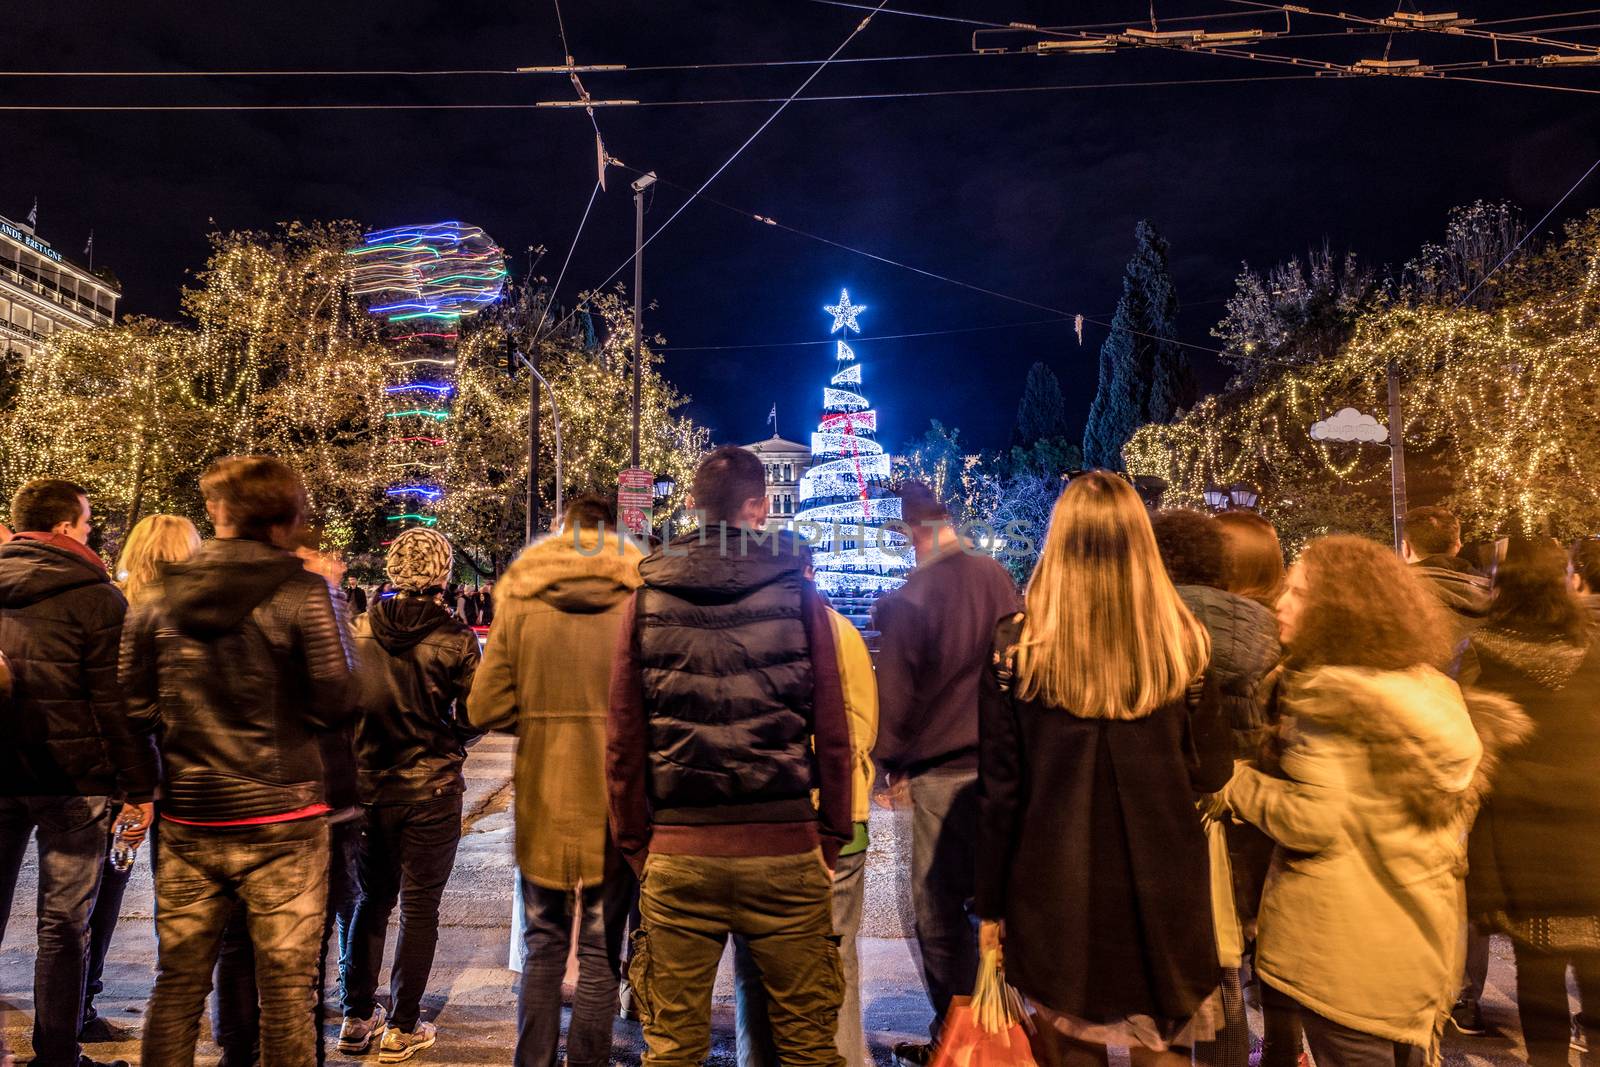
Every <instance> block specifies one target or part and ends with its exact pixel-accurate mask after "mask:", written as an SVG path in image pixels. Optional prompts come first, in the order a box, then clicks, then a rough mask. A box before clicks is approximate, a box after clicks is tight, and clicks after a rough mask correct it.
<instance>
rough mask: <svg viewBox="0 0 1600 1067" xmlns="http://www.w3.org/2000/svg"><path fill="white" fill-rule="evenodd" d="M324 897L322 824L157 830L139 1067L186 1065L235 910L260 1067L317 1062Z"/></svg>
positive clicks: (175, 825) (304, 821)
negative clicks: (238, 908) (153, 955)
mask: <svg viewBox="0 0 1600 1067" xmlns="http://www.w3.org/2000/svg"><path fill="white" fill-rule="evenodd" d="M327 895H328V824H327V821H326V820H324V819H320V818H313V819H300V820H296V821H294V822H285V823H274V824H271V825H267V826H241V827H200V826H184V825H182V824H181V823H174V822H163V823H162V826H161V853H160V856H159V857H158V858H157V861H156V939H157V943H158V953H159V955H158V959H157V965H156V983H155V989H154V990H153V991H152V992H151V994H150V1007H149V1009H148V1010H147V1011H146V1013H145V1027H144V1045H143V1048H142V1050H141V1057H140V1062H141V1064H142V1065H143V1067H192V1064H193V1063H194V1051H195V1042H196V1041H197V1040H198V1039H199V1036H200V1013H201V1012H202V1011H203V1010H205V1000H206V994H207V993H208V992H209V991H210V986H211V970H212V967H213V966H214V965H215V964H216V962H217V954H218V951H219V950H220V948H221V946H222V935H223V929H224V927H226V926H227V924H228V920H229V918H230V917H231V916H232V914H233V911H234V908H235V905H242V906H243V909H244V915H245V922H246V924H247V926H248V930H249V935H250V942H251V945H252V948H253V949H254V954H255V964H256V967H255V971H256V975H255V977H256V987H257V990H258V996H259V998H260V1007H259V1014H260V1029H261V1064H262V1067H305V1065H307V1064H310V1063H314V1062H315V1061H316V1057H317V1052H316V1044H317V1042H316V1029H315V1019H316V1015H315V1009H316V1005H315V997H314V987H315V984H316V979H317V947H318V945H319V944H320V940H321V934H322V929H323V925H324V921H325V920H324V915H325V911H326V907H327ZM229 992H230V993H231V992H232V991H231V990H229Z"/></svg>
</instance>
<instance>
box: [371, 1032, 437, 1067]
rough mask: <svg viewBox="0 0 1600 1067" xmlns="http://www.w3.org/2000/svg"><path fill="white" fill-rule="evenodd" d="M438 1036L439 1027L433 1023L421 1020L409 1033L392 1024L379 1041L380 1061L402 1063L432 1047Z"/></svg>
mask: <svg viewBox="0 0 1600 1067" xmlns="http://www.w3.org/2000/svg"><path fill="white" fill-rule="evenodd" d="M438 1036H439V1030H438V1027H436V1026H434V1025H433V1024H432V1023H422V1022H419V1023H418V1024H417V1028H416V1029H415V1030H413V1031H411V1032H410V1033H409V1034H408V1033H406V1032H405V1031H404V1030H396V1029H395V1028H394V1027H392V1026H391V1027H389V1028H388V1029H387V1030H385V1031H384V1032H383V1040H382V1041H381V1042H379V1043H378V1062H379V1063H401V1062H403V1061H405V1060H409V1059H410V1058H411V1057H412V1056H415V1055H416V1054H417V1053H419V1052H421V1051H422V1050H423V1049H425V1048H432V1047H433V1042H434V1039H435V1038H436V1037H438Z"/></svg>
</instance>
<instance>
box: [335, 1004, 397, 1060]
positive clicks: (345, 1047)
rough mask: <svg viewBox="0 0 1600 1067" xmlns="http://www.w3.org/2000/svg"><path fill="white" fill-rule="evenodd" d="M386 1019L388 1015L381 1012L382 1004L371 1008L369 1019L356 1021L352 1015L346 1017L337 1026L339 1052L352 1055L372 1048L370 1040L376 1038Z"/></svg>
mask: <svg viewBox="0 0 1600 1067" xmlns="http://www.w3.org/2000/svg"><path fill="white" fill-rule="evenodd" d="M388 1018H389V1016H388V1013H387V1012H385V1011H384V1010H383V1005H382V1004H374V1005H373V1006H372V1018H370V1019H358V1018H356V1017H355V1016H354V1015H346V1016H345V1017H344V1022H343V1023H341V1024H339V1051H340V1052H347V1053H350V1054H352V1055H353V1054H355V1053H358V1052H365V1051H367V1049H369V1048H371V1047H372V1039H373V1038H375V1037H377V1036H378V1033H379V1031H381V1030H382V1029H383V1024H384V1022H386V1021H387V1020H388Z"/></svg>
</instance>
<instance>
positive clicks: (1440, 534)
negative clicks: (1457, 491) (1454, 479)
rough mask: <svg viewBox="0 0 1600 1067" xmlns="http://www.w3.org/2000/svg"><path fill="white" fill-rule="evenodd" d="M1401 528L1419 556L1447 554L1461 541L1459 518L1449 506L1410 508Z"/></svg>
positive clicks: (1412, 549)
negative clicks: (1452, 512)
mask: <svg viewBox="0 0 1600 1067" xmlns="http://www.w3.org/2000/svg"><path fill="white" fill-rule="evenodd" d="M1401 529H1402V532H1403V533H1404V534H1405V539H1406V542H1407V543H1408V544H1410V545H1411V551H1413V552H1415V553H1416V554H1417V555H1419V556H1448V555H1449V554H1450V553H1452V552H1454V551H1455V550H1456V546H1457V545H1459V544H1460V543H1461V520H1460V519H1458V518H1456V517H1455V515H1453V514H1451V512H1450V509H1449V508H1441V507H1426V508H1412V509H1411V510H1410V511H1408V512H1406V517H1405V523H1404V525H1403V526H1402V528H1401Z"/></svg>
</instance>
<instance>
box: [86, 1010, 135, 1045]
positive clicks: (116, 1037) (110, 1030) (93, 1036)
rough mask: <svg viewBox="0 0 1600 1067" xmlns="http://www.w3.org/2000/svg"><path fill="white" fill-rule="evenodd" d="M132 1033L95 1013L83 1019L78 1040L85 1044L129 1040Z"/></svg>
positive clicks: (102, 1043) (131, 1037)
mask: <svg viewBox="0 0 1600 1067" xmlns="http://www.w3.org/2000/svg"><path fill="white" fill-rule="evenodd" d="M132 1039H133V1034H132V1033H131V1032H130V1031H129V1030H127V1029H125V1028H124V1027H121V1026H118V1025H117V1024H116V1023H114V1022H112V1021H111V1020H110V1019H107V1018H106V1017H105V1016H103V1015H96V1016H94V1017H93V1018H91V1019H85V1020H84V1021H83V1026H82V1027H81V1028H79V1030H78V1041H79V1042H80V1043H82V1044H85V1045H104V1044H108V1043H109V1042H112V1041H130V1040H132Z"/></svg>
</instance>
